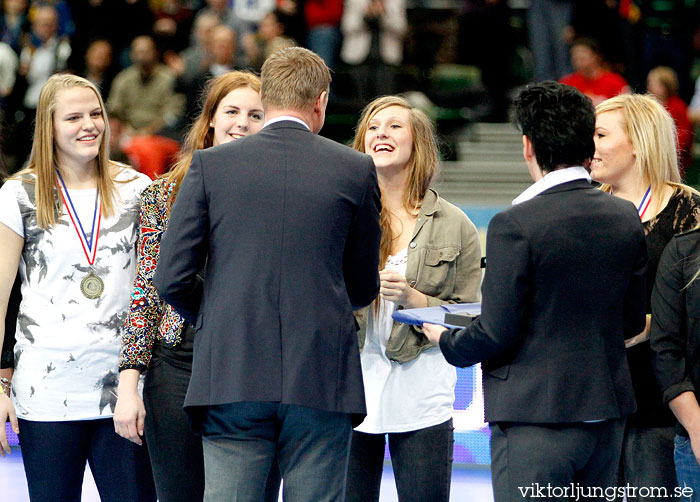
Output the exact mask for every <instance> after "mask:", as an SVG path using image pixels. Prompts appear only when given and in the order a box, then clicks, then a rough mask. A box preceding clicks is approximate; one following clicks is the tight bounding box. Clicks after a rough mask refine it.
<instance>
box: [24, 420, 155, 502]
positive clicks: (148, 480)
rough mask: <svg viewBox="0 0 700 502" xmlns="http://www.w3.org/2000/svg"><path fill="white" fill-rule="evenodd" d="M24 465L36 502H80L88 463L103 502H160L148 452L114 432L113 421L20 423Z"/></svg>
mask: <svg viewBox="0 0 700 502" xmlns="http://www.w3.org/2000/svg"><path fill="white" fill-rule="evenodd" d="M19 429H20V447H21V449H22V461H23V462H24V471H25V473H26V475H27V485H28V487H29V498H30V499H31V501H32V502H77V501H79V500H80V494H81V492H82V486H83V475H84V474H85V462H86V461H87V462H88V463H89V464H90V470H91V471H92V475H93V477H94V478H95V485H97V491H98V492H99V494H100V500H102V502H125V501H129V502H155V500H156V494H155V488H154V487H153V477H152V476H151V466H150V465H149V462H148V454H147V451H146V448H145V447H143V446H138V445H136V444H134V443H131V442H130V441H129V440H127V439H124V438H122V437H120V436H118V435H117V433H116V432H114V422H113V421H112V419H111V418H103V419H98V420H77V421H72V422H30V421H28V420H20V421H19Z"/></svg>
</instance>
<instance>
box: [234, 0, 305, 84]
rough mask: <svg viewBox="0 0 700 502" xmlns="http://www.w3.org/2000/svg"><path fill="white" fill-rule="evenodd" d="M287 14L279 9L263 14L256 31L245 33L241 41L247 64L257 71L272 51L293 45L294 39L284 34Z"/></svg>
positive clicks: (294, 43)
mask: <svg viewBox="0 0 700 502" xmlns="http://www.w3.org/2000/svg"><path fill="white" fill-rule="evenodd" d="M287 18H288V16H287V15H286V14H285V13H283V12H282V11H281V10H279V9H275V10H273V11H272V12H268V13H267V14H265V17H263V18H262V21H260V25H259V26H258V31H257V32H256V33H246V34H245V35H244V36H243V37H242V39H241V41H242V43H243V49H244V50H245V53H246V60H247V61H248V66H249V67H251V68H252V69H253V70H254V71H256V72H259V71H260V69H261V68H262V65H263V63H264V62H265V59H267V57H268V56H269V55H270V54H272V53H273V52H275V51H277V50H279V49H284V48H285V47H294V46H295V45H297V43H296V41H295V40H294V39H292V38H290V37H288V36H286V31H285V30H286V26H287V22H288V19H287Z"/></svg>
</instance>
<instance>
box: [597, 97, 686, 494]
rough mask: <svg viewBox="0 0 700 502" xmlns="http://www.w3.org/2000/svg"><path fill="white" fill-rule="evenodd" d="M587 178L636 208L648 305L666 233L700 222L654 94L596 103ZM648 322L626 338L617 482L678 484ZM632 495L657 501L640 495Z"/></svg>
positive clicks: (672, 131)
mask: <svg viewBox="0 0 700 502" xmlns="http://www.w3.org/2000/svg"><path fill="white" fill-rule="evenodd" d="M594 139H595V147H596V150H595V154H594V158H593V161H592V162H591V177H592V178H593V179H594V180H595V181H598V182H600V183H603V185H602V187H601V188H602V189H603V190H605V191H607V192H610V193H612V194H613V195H615V196H616V197H620V198H622V199H625V200H628V201H630V202H632V203H633V204H634V205H635V207H637V208H638V212H639V217H640V218H641V220H642V224H643V227H644V233H645V235H646V243H647V254H648V258H649V261H648V264H647V272H646V308H647V310H646V312H647V314H652V315H653V312H652V311H651V303H650V298H651V293H652V289H653V286H654V279H655V277H656V271H657V268H658V266H659V259H660V257H661V253H662V251H663V250H664V248H665V247H666V245H667V244H668V242H669V241H670V240H671V238H672V237H673V236H674V235H676V234H679V233H681V232H687V231H688V230H691V229H693V228H695V227H696V226H697V225H698V223H700V194H698V193H697V192H696V191H695V190H693V189H692V188H690V187H688V186H685V185H681V184H680V181H681V177H680V173H679V170H678V154H677V149H676V147H677V142H676V127H675V125H674V123H673V118H671V115H670V114H669V113H668V112H667V111H666V110H665V109H664V107H663V106H662V105H661V104H660V103H659V102H658V101H657V100H656V99H654V98H653V97H651V96H647V95H642V94H621V95H618V96H616V97H614V98H611V99H609V100H607V101H604V102H603V103H601V104H600V105H598V106H597V107H596V128H595V136H594ZM649 325H650V320H649V318H647V324H646V328H645V329H644V330H643V331H642V332H641V333H640V334H639V335H636V336H634V337H631V338H629V339H627V340H625V345H626V347H627V361H628V363H629V369H630V374H631V376H632V386H633V388H634V394H635V400H636V402H637V411H636V412H635V413H633V414H632V415H630V416H629V417H627V423H626V426H625V435H624V442H623V447H622V460H621V465H620V481H619V483H618V486H627V485H628V484H629V485H631V486H654V487H665V488H666V489H667V490H668V491H669V493H671V492H672V491H673V489H674V487H675V486H676V478H675V475H674V464H673V438H674V425H675V418H674V417H673V415H672V414H671V412H670V411H669V409H668V407H667V406H666V405H665V404H664V401H663V398H662V395H661V391H660V390H659V386H658V384H657V382H656V378H655V376H654V371H653V368H652V353H651V349H650V346H649V337H648V335H649ZM637 500H656V498H653V497H652V498H648V499H647V498H645V499H642V498H639V499H637Z"/></svg>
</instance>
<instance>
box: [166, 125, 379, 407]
mask: <svg viewBox="0 0 700 502" xmlns="http://www.w3.org/2000/svg"><path fill="white" fill-rule="evenodd" d="M379 210H380V196H379V188H378V185H377V177H376V170H375V168H374V164H373V162H372V159H371V158H370V157H369V156H368V155H364V154H361V153H359V152H356V151H354V150H352V149H350V148H347V147H345V146H342V145H340V144H338V143H335V142H333V141H330V140H328V139H326V138H323V137H320V136H317V135H315V134H312V133H311V132H309V131H308V130H307V129H306V128H304V127H303V126H302V125H301V124H298V123H296V122H293V121H283V122H277V123H274V124H272V125H270V126H267V127H265V128H264V129H263V130H262V131H261V132H259V133H258V134H256V135H252V136H248V137H245V138H242V139H240V140H238V141H233V142H231V143H227V144H224V145H220V146H217V147H214V148H209V149H207V150H203V151H198V152H196V153H195V155H194V158H193V160H192V166H191V168H190V170H189V172H188V174H187V176H186V177H185V180H184V181H183V183H182V187H181V189H180V191H179V194H178V196H177V200H176V202H175V204H174V206H173V210H172V215H171V219H170V223H169V225H168V229H167V231H166V232H165V235H164V237H163V241H162V243H161V250H160V258H159V261H158V267H157V270H156V274H155V278H154V284H155V286H156V288H157V290H158V292H159V293H160V295H161V296H162V297H163V299H164V300H165V301H166V302H167V303H169V304H170V305H172V306H173V307H174V308H175V309H176V310H177V311H178V312H179V313H180V314H182V315H183V316H184V317H185V318H186V319H187V320H189V321H190V322H192V323H193V324H195V328H196V331H197V334H196V337H195V345H194V361H193V367H192V379H191V381H190V387H189V390H188V393H187V397H186V400H185V406H186V407H197V406H207V405H215V404H223V403H232V402H240V401H276V402H281V403H285V404H295V405H302V406H307V407H311V408H318V409H322V410H326V411H335V412H345V413H352V414H358V415H361V416H364V414H365V401H364V390H363V385H362V371H361V367H360V358H359V352H358V348H357V339H356V335H355V323H354V318H353V314H352V312H353V309H356V308H359V307H361V306H365V305H368V304H369V303H371V302H372V300H373V299H374V298H375V297H376V295H377V294H378V292H379V276H378V272H377V271H378V261H379V258H378V256H379V239H380V229H379ZM207 256H208V263H207V276H206V279H205V281H204V284H203V287H201V286H198V284H201V283H199V282H198V281H197V279H196V273H197V271H198V270H199V268H200V267H201V266H202V265H203V264H204V261H205V258H206V257H207ZM356 418H357V417H356Z"/></svg>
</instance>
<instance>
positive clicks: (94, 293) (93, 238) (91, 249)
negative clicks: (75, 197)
mask: <svg viewBox="0 0 700 502" xmlns="http://www.w3.org/2000/svg"><path fill="white" fill-rule="evenodd" d="M56 173H57V174H58V179H59V180H60V182H61V187H62V190H61V197H62V198H63V205H64V207H65V208H66V211H67V212H68V216H69V217H70V221H71V223H72V224H73V228H75V232H76V234H78V239H79V240H80V244H81V246H82V247H83V252H84V253H85V257H86V258H87V262H88V265H89V266H90V271H89V272H88V274H87V275H86V276H85V277H83V279H82V280H81V281H80V292H81V293H82V294H83V296H85V298H89V299H90V300H95V299H97V298H99V297H100V296H101V295H102V293H103V292H104V289H105V283H104V281H103V280H102V278H101V277H100V276H99V275H97V273H96V272H95V269H94V267H93V265H94V264H95V256H96V255H97V240H98V239H99V237H100V223H101V222H102V204H101V202H100V190H99V189H97V193H96V194H95V210H94V212H93V215H92V227H91V229H90V239H88V237H87V234H86V233H85V230H84V229H83V224H82V223H81V221H80V218H79V217H78V213H77V211H76V210H75V207H74V206H73V201H72V200H71V198H70V194H69V193H68V188H67V187H66V184H65V182H64V181H63V177H61V173H60V172H58V169H57V170H56ZM76 222H77V224H76ZM95 224H97V228H95Z"/></svg>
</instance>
